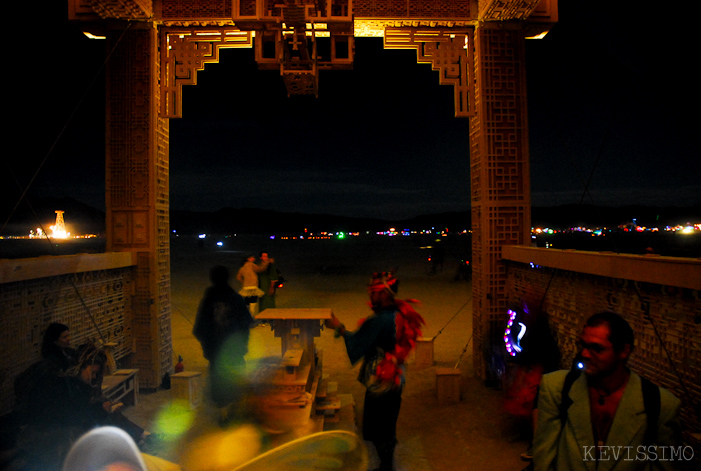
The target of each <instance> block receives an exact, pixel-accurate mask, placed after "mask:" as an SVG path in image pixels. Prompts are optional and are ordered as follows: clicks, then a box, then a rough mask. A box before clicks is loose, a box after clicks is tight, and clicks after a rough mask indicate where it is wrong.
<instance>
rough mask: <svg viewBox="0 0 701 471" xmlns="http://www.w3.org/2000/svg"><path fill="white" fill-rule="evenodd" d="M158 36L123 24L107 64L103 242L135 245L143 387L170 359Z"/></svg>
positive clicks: (136, 358) (136, 362)
mask: <svg viewBox="0 0 701 471" xmlns="http://www.w3.org/2000/svg"><path fill="white" fill-rule="evenodd" d="M157 37H158V36H157V32H156V31H155V30H153V29H136V30H130V31H128V32H127V33H126V34H125V35H124V36H123V37H122V38H121V40H120V41H119V45H118V47H116V48H115V50H114V52H113V54H112V59H111V60H110V62H109V63H108V69H107V89H108V100H107V118H108V119H107V169H106V175H107V178H106V181H107V198H106V203H107V204H106V206H107V234H108V237H107V250H108V251H130V252H136V253H137V268H136V276H135V279H134V298H133V308H134V316H133V332H134V342H135V346H136V348H135V354H134V355H133V357H132V359H131V360H132V364H131V366H132V367H134V368H139V370H140V373H139V380H140V383H141V386H142V387H149V388H155V387H157V386H158V385H159V384H160V380H161V377H162V375H163V373H164V372H165V371H169V370H170V364H171V362H172V355H170V348H171V341H172V339H171V334H170V245H169V238H168V231H169V227H168V226H169V223H168V211H169V203H168V202H169V192H168V184H169V183H168V143H169V136H168V120H167V119H166V118H159V117H158V105H159V101H160V102H161V103H162V102H163V97H162V96H160V95H159V88H158V76H159V75H158V72H159V57H160V56H159V54H158V52H157V51H158V48H157V46H158V41H157ZM117 38H118V35H117V32H115V34H114V35H109V36H108V40H109V41H111V42H113V44H114V42H116V41H117ZM166 357H167V358H166Z"/></svg>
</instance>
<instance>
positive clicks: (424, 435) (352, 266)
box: [125, 236, 526, 471]
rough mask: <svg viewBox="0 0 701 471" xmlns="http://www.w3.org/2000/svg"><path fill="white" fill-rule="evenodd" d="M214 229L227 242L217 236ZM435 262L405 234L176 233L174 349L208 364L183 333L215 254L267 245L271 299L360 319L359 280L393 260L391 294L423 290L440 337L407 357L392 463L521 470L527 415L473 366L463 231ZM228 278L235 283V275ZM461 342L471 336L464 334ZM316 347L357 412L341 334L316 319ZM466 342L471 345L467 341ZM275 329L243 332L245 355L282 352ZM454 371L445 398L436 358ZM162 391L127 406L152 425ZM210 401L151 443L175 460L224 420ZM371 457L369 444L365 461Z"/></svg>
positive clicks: (432, 331)
mask: <svg viewBox="0 0 701 471" xmlns="http://www.w3.org/2000/svg"><path fill="white" fill-rule="evenodd" d="M217 241H222V242H223V246H221V247H218V246H217V245H216V242H217ZM444 243H445V247H446V256H445V262H444V266H443V270H442V271H439V272H438V273H437V274H435V275H429V274H427V266H428V262H427V255H428V253H427V250H425V249H421V248H420V246H421V243H418V241H416V240H412V239H411V238H409V237H406V238H398V237H397V238H389V237H371V236H369V237H362V238H346V239H342V240H338V239H336V240H271V239H269V238H255V237H231V238H226V239H225V238H220V239H217V238H216V237H208V238H207V239H205V241H204V242H200V241H198V240H197V239H196V238H180V239H174V240H173V243H172V258H171V262H172V279H171V287H172V333H173V349H174V353H175V355H180V356H182V357H183V359H184V363H185V367H186V369H187V370H188V371H201V372H202V373H203V374H206V371H207V361H206V360H205V359H204V358H203V357H202V352H201V349H200V346H199V344H198V342H197V341H196V340H195V339H194V338H193V336H192V334H191V330H192V322H193V320H194V316H195V312H196V309H197V305H198V303H199V301H200V299H201V297H202V293H203V292H204V290H205V288H206V287H207V286H208V270H209V268H210V267H211V266H213V265H215V264H223V265H225V266H227V267H229V269H230V270H231V272H232V273H234V274H235V272H236V270H238V267H239V266H240V263H241V260H242V259H243V257H244V255H246V254H247V253H257V252H258V251H259V250H262V249H265V250H268V251H269V252H270V254H271V256H273V257H274V258H275V259H276V262H277V266H278V267H279V269H280V270H281V271H282V273H283V274H284V276H285V278H286V279H287V282H286V283H285V285H284V287H283V288H282V289H280V290H279V291H278V295H277V307H279V308H327V309H331V310H332V311H333V312H334V314H335V315H336V316H337V317H339V318H340V319H341V320H342V321H343V322H344V323H345V324H346V325H347V326H349V327H351V328H352V326H355V325H356V324H357V321H358V320H359V319H361V318H364V317H366V316H367V315H368V314H369V313H370V311H369V308H368V306H367V294H366V290H365V284H366V282H367V280H368V278H369V274H370V273H372V272H373V271H384V270H388V269H397V276H398V278H399V279H400V283H401V284H400V289H399V294H398V298H402V299H403V298H413V299H418V300H420V301H421V304H420V305H419V306H418V307H417V310H418V311H419V312H420V313H421V314H422V315H423V316H424V318H425V320H426V322H427V326H426V327H425V329H424V332H423V333H424V336H426V337H436V338H435V341H434V358H435V364H434V365H433V366H426V367H417V366H416V365H414V364H413V363H414V362H413V360H411V361H410V362H409V368H408V374H407V384H406V388H405V390H404V394H403V403H402V409H401V412H400V416H399V423H398V439H399V444H398V446H397V450H396V469H397V470H401V471H419V470H420V471H427V470H434V471H438V470H462V469H465V470H467V469H477V470H482V469H484V470H519V469H522V468H523V467H524V466H525V464H524V463H523V462H522V461H521V460H520V454H521V452H523V451H525V449H526V441H525V440H524V439H523V436H522V433H521V432H522V430H523V424H521V423H518V422H517V421H515V420H514V419H513V418H512V417H510V416H509V415H508V414H506V413H505V412H503V410H502V407H501V401H502V392H501V391H499V390H497V389H494V388H489V387H486V386H485V385H483V384H482V382H481V381H480V380H479V379H477V378H475V377H474V374H473V366H472V343H471V342H469V341H470V336H471V332H472V305H471V304H472V303H471V285H470V282H469V281H468V280H462V279H461V280H455V279H454V275H455V272H456V269H457V265H458V259H459V258H460V257H463V256H465V254H469V239H467V238H466V239H459V238H458V239H454V240H446V241H444ZM232 285H233V286H234V287H235V288H238V286H237V283H236V282H235V281H234V282H233V283H232ZM468 342H469V344H468ZM316 344H317V348H318V349H320V350H323V373H324V374H326V375H328V376H329V380H330V381H335V382H337V383H338V392H339V394H352V396H353V399H354V401H355V408H356V412H357V414H356V415H357V417H356V421H358V422H359V421H360V417H361V415H362V407H363V397H364V388H363V387H362V385H361V384H360V383H358V381H357V380H356V376H357V370H358V367H357V365H356V366H355V367H353V366H352V365H351V364H350V362H349V360H348V357H347V355H346V352H345V346H344V344H343V341H342V340H341V339H334V336H333V333H332V332H331V331H328V330H323V331H322V332H321V336H320V337H318V338H317V339H316ZM466 346H467V349H466ZM280 353H281V352H280V339H278V338H275V337H274V336H273V334H272V332H271V329H270V327H268V326H258V327H255V328H254V329H253V330H252V332H251V340H250V345H249V354H248V356H247V360H248V362H249V363H250V364H253V363H254V362H255V359H257V358H264V357H270V356H279V355H280ZM456 365H457V367H458V369H459V371H460V391H461V398H460V402H459V403H455V404H447V405H441V404H439V403H438V400H437V397H436V373H435V369H436V368H442V367H448V368H454V367H455V366H456ZM170 397H171V396H170V391H168V390H158V391H157V392H155V393H153V392H152V393H142V394H141V397H140V403H139V405H138V406H136V407H130V408H127V409H126V410H125V413H126V414H127V415H128V416H129V417H131V418H132V419H133V420H134V421H136V422H137V423H140V424H141V425H143V426H144V427H146V428H147V429H150V430H155V431H158V428H159V427H160V426H159V425H158V423H157V420H158V416H159V414H161V413H162V412H163V410H164V409H165V408H167V407H168V404H169V401H170ZM215 412H216V411H215V410H214V408H213V406H212V405H211V404H209V403H208V401H205V403H204V404H203V406H202V407H200V408H199V409H198V410H197V411H196V412H195V417H194V421H193V422H192V424H191V425H190V427H189V431H188V432H187V433H185V434H184V435H183V436H182V437H181V438H180V439H179V440H178V441H177V442H171V443H169V444H167V445H163V446H162V447H160V449H157V450H155V451H156V453H157V455H158V456H159V457H162V458H165V459H168V460H171V461H175V462H178V461H179V460H181V459H182V454H183V453H184V450H187V448H188V446H189V445H191V444H192V443H196V441H197V439H198V437H201V436H203V435H207V434H209V433H213V432H216V431H217V430H220V429H219V428H218V425H217V421H216V413H215ZM374 466H376V462H375V461H374V456H373V455H372V450H370V463H369V467H370V469H372V468H374Z"/></svg>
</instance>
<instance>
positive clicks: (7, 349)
mask: <svg viewBox="0 0 701 471" xmlns="http://www.w3.org/2000/svg"><path fill="white" fill-rule="evenodd" d="M131 273H132V271H131V269H130V268H120V269H111V270H97V271H89V272H82V273H74V274H67V275H59V276H53V277H50V278H39V279H33V280H27V281H19V282H15V283H6V284H0V312H2V316H0V345H2V346H3V354H2V356H1V357H0V365H1V366H0V381H1V382H0V415H4V414H6V413H8V412H9V411H10V410H11V408H12V406H13V404H14V390H13V384H14V378H15V377H16V376H17V375H18V374H19V373H21V372H22V371H24V370H25V369H26V368H27V367H28V366H29V365H31V364H32V363H33V362H35V361H36V360H38V359H39V358H40V356H41V339H42V337H43V335H44V331H45V330H46V327H47V326H48V325H49V324H50V323H51V322H61V323H63V324H66V325H67V326H68V327H69V328H70V330H71V336H72V341H71V342H72V344H73V345H74V346H76V347H77V346H78V345H80V344H82V343H83V342H85V341H86V340H94V341H97V340H102V339H104V340H105V341H110V342H116V343H117V346H116V347H114V349H113V350H112V351H113V353H114V356H115V359H117V360H118V361H119V360H120V359H123V358H124V357H127V356H128V355H129V354H130V353H132V347H133V332H132V327H131V325H132V324H131V321H132V311H131V289H132V276H131Z"/></svg>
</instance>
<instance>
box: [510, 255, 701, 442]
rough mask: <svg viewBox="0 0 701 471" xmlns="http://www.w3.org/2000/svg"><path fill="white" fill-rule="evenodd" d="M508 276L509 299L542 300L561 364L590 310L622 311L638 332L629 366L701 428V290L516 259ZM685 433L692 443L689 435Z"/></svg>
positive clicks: (687, 422)
mask: <svg viewBox="0 0 701 471" xmlns="http://www.w3.org/2000/svg"><path fill="white" fill-rule="evenodd" d="M507 280H508V293H509V299H510V301H511V302H514V303H517V302H520V301H521V300H522V299H538V300H541V299H542V300H543V311H544V312H546V313H547V314H548V318H549V320H550V327H551V330H552V332H553V334H554V335H555V337H556V340H557V343H558V346H559V348H560V354H561V359H560V366H561V367H562V368H569V367H570V365H571V364H572V361H573V359H574V357H575V355H576V353H577V339H578V337H579V333H580V332H581V329H582V325H583V324H584V321H585V320H586V319H587V318H588V317H589V316H590V315H592V314H594V313H596V312H600V311H606V310H611V311H614V312H617V313H619V314H621V315H622V316H623V317H624V318H625V319H626V320H627V321H628V322H629V323H630V325H631V327H632V328H633V331H634V332H635V337H636V341H635V349H634V351H633V355H632V356H631V359H630V362H629V364H630V366H631V368H632V369H633V370H635V371H636V372H637V373H639V374H640V375H642V376H644V377H646V378H648V379H649V380H651V381H652V382H653V383H655V384H658V385H660V386H664V387H665V388H667V389H669V390H670V391H672V392H673V393H674V394H675V395H676V396H677V397H679V398H680V399H681V400H682V411H681V414H680V420H681V421H682V424H683V429H684V430H686V431H687V432H690V431H694V430H699V429H700V428H701V417H699V415H698V413H696V412H695V411H694V404H696V407H698V403H699V400H700V398H701V323H699V322H698V319H700V318H701V292H699V291H698V290H690V289H683V288H677V287H674V286H662V285H657V284H650V283H639V282H634V281H631V280H623V279H617V278H607V277H602V276H595V275H587V274H582V273H576V272H570V271H563V270H557V271H555V270H554V269H552V268H548V267H539V266H535V267H531V266H529V265H524V264H520V263H516V262H508V274H507ZM648 306H649V308H648ZM646 309H649V319H648V318H647V317H646ZM502 315H503V316H504V317H505V316H506V315H505V314H504V313H502ZM653 323H654V326H655V327H656V328H657V331H658V332H659V334H660V336H659V337H658V335H657V334H656V333H655V328H654V327H653ZM663 345H664V347H665V348H666V350H667V351H668V352H669V354H670V357H671V360H670V359H669V358H668V357H667V354H666V353H665V349H664V348H663ZM677 373H678V374H679V376H677ZM681 381H683V382H684V384H685V387H682V386H681ZM687 438H689V442H691V443H694V441H693V440H692V437H687ZM695 448H696V454H697V455H699V454H701V444H699V440H698V439H696V440H695Z"/></svg>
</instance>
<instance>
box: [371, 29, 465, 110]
mask: <svg viewBox="0 0 701 471" xmlns="http://www.w3.org/2000/svg"><path fill="white" fill-rule="evenodd" d="M384 45H385V49H416V56H417V62H418V63H419V64H431V66H432V68H433V70H437V71H438V72H439V77H440V84H441V85H452V86H453V87H454V90H455V94H454V96H455V116H456V117H461V118H464V117H469V116H474V114H475V105H474V93H475V86H474V83H475V80H474V52H473V51H474V30H473V29H462V30H461V29H438V28H387V29H386V30H385V41H384Z"/></svg>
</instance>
